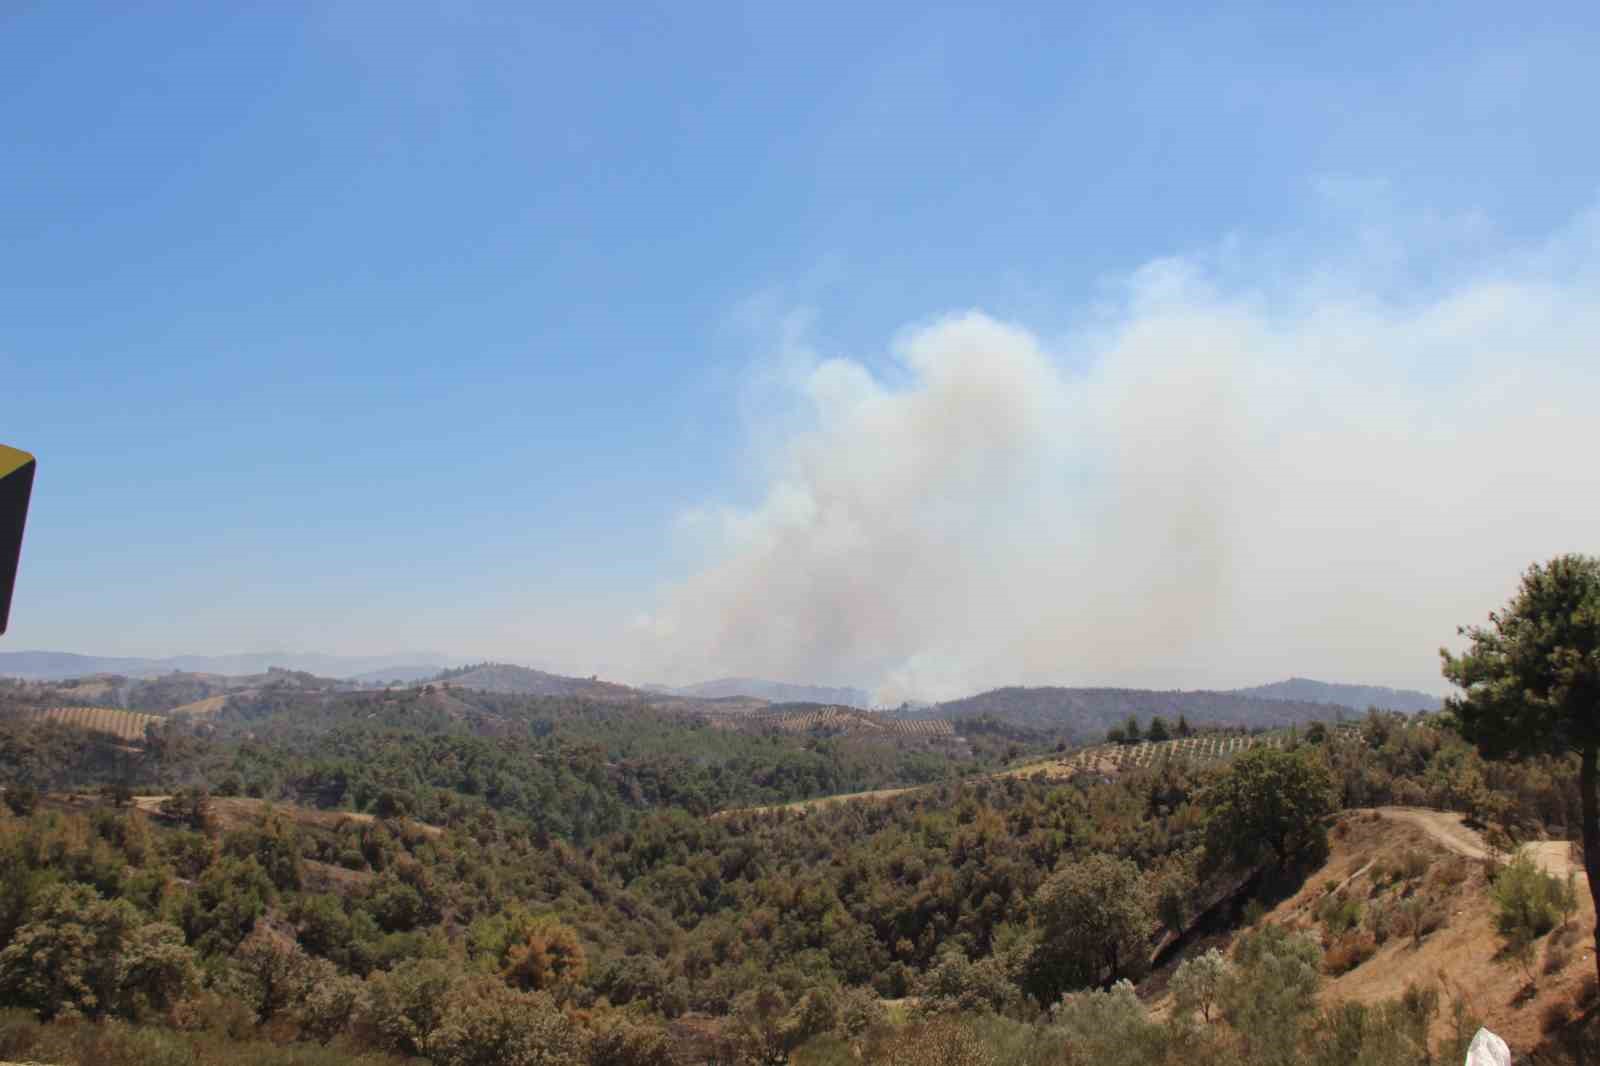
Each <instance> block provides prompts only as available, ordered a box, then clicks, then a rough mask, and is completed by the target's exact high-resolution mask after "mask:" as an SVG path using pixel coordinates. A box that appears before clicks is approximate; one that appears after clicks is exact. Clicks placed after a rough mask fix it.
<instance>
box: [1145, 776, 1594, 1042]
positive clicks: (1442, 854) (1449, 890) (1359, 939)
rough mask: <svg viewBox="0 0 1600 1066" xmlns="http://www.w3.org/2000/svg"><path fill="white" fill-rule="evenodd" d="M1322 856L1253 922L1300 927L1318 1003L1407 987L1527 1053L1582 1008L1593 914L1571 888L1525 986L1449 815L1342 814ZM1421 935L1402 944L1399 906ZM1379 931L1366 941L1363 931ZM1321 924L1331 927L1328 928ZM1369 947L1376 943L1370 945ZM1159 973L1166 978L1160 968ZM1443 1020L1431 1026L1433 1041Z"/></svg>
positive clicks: (1549, 852) (1484, 868) (1541, 851)
mask: <svg viewBox="0 0 1600 1066" xmlns="http://www.w3.org/2000/svg"><path fill="white" fill-rule="evenodd" d="M1331 843H1332V848H1331V851H1330V854H1329V857H1328V860H1327V862H1325V863H1324V864H1323V865H1322V866H1321V867H1320V868H1318V869H1316V870H1314V871H1312V872H1311V874H1310V875H1309V876H1308V877H1307V878H1306V880H1305V882H1304V884H1303V885H1302V886H1301V887H1300V889H1299V891H1297V892H1295V893H1294V895H1292V896H1290V897H1289V898H1288V899H1285V900H1283V901H1282V902H1281V903H1279V904H1278V905H1277V906H1275V907H1274V908H1273V909H1272V910H1271V911H1269V912H1268V913H1267V914H1266V916H1265V918H1264V920H1265V921H1269V922H1275V923H1279V924H1282V925H1286V926H1288V927H1290V928H1292V929H1301V930H1305V931H1307V932H1309V933H1311V934H1312V935H1313V936H1315V937H1317V939H1318V940H1319V941H1320V942H1321V943H1322V945H1323V949H1324V952H1325V956H1324V970H1325V971H1326V980H1325V981H1324V983H1323V986H1322V989H1321V991H1320V993H1319V995H1320V999H1321V1000H1322V1002H1323V1003H1325V1004H1333V1003H1337V1002H1340V1001H1345V1000H1355V1001H1359V1002H1362V1003H1377V1002H1379V1001H1382V1000H1389V999H1394V998H1396V997H1398V996H1400V995H1402V994H1403V993H1404V992H1405V990H1406V988H1407V987H1408V986H1412V985H1415V986H1418V987H1429V986H1435V987H1440V988H1441V991H1442V992H1443V994H1444V995H1445V997H1446V999H1447V1000H1448V999H1449V998H1451V997H1460V998H1461V999H1462V1000H1463V1001H1464V1002H1465V1003H1466V1005H1467V1006H1468V1008H1469V1009H1470V1010H1471V1012H1472V1014H1474V1015H1475V1016H1476V1017H1478V1018H1479V1019H1480V1020H1481V1021H1482V1023H1483V1024H1485V1025H1487V1026H1488V1027H1489V1028H1490V1029H1492V1030H1494V1031H1495V1032H1496V1033H1499V1034H1500V1035H1501V1036H1502V1037H1504V1038H1505V1040H1506V1042H1507V1043H1508V1044H1510V1045H1511V1047H1512V1048H1514V1049H1518V1050H1529V1049H1532V1048H1534V1047H1536V1046H1538V1045H1539V1044H1540V1043H1541V1041H1542V1040H1543V1039H1544V1038H1545V1036H1546V1035H1547V1034H1548V1033H1549V1032H1550V1031H1551V1029H1552V1028H1555V1027H1557V1026H1559V1025H1562V1024H1565V1023H1566V1022H1567V1021H1568V1020H1570V1019H1573V1018H1576V1017H1578V1016H1579V1015H1581V1014H1582V1013H1583V1012H1584V1011H1586V1010H1588V1009H1589V1008H1590V1007H1592V1006H1593V1005H1594V997H1595V993H1594V969H1595V964H1594V958H1593V955H1592V954H1591V953H1590V949H1589V945H1590V944H1591V943H1592V942H1593V941H1592V937H1591V932H1592V930H1593V928H1594V921H1595V915H1594V909H1593V906H1592V905H1591V903H1590V902H1589V894H1588V892H1587V886H1586V885H1584V884H1583V883H1582V882H1581V881H1580V883H1579V891H1578V898H1579V909H1578V912H1577V915H1576V917H1575V918H1574V919H1573V921H1572V923H1571V925H1570V926H1568V927H1565V928H1558V929H1557V930H1556V931H1555V932H1552V933H1550V934H1548V935H1547V936H1545V937H1544V938H1542V939H1541V940H1540V941H1539V942H1538V954H1537V962H1536V964H1535V966H1534V978H1533V981H1532V983H1531V986H1530V981H1529V977H1528V975H1527V973H1526V972H1525V971H1524V970H1523V968H1522V967H1520V966H1519V965H1517V964H1516V963H1515V962H1512V961H1511V960H1509V959H1508V958H1506V957H1504V955H1503V953H1502V950H1501V941H1500V938H1499V936H1498V935H1497V934H1496V932H1495V928H1494V905H1493V903H1492V901H1491V899H1490V897H1489V894H1488V889H1489V869H1490V865H1491V864H1492V863H1493V862H1494V861H1495V860H1494V856H1493V851H1492V849H1491V848H1490V847H1489V846H1488V844H1487V843H1485V841H1484V840H1483V838H1482V836H1481V835H1480V834H1478V833H1477V832H1476V831H1475V830H1473V829H1472V828H1470V827H1468V826H1466V825H1464V824H1463V822H1462V817H1461V815H1459V814H1454V813H1449V812H1444V811H1432V810H1424V809H1420V808H1395V807H1386V808H1379V809H1375V810H1360V811H1350V812H1347V813H1345V814H1344V815H1341V816H1340V817H1339V818H1338V820H1337V821H1336V822H1335V823H1334V825H1333V828H1332V833H1331ZM1532 848H1533V854H1534V856H1535V858H1536V859H1537V861H1539V862H1540V864H1541V865H1543V866H1544V867H1545V868H1546V869H1548V870H1549V871H1550V872H1551V873H1554V874H1556V875H1557V876H1562V877H1564V876H1565V875H1566V873H1567V871H1568V870H1572V869H1576V873H1577V876H1578V877H1579V878H1582V876H1583V871H1582V868H1581V866H1575V864H1574V863H1573V862H1572V859H1571V856H1570V850H1569V845H1568V844H1567V842H1566V841H1544V842H1538V843H1535V844H1534V845H1532ZM1413 900H1415V901H1417V902H1416V903H1411V904H1410V906H1412V907H1415V908H1416V909H1417V910H1418V911H1419V912H1420V913H1421V915H1422V916H1423V920H1424V925H1425V929H1426V931H1424V932H1422V933H1421V934H1420V936H1413V932H1412V928H1411V926H1410V924H1409V920H1408V916H1407V915H1405V914H1404V913H1403V910H1402V908H1403V907H1404V906H1406V905H1407V904H1408V902H1409V901H1413ZM1341 901H1354V903H1356V904H1359V906H1360V912H1361V918H1360V919H1359V920H1358V922H1357V924H1356V925H1355V926H1354V927H1353V928H1351V929H1350V930H1348V931H1346V932H1343V933H1342V934H1341V933H1338V932H1337V922H1333V923H1330V922H1329V921H1328V920H1327V916H1328V914H1329V912H1330V911H1331V910H1333V905H1334V904H1336V903H1338V902H1341ZM1384 914H1387V915H1388V916H1389V921H1388V923H1387V924H1388V928H1387V929H1384V930H1382V931H1381V933H1378V934H1377V935H1375V928H1374V927H1375V926H1377V925H1380V924H1385V923H1384V922H1383V921H1382V919H1380V917H1379V916H1380V915H1384ZM1330 924H1332V925H1334V928H1330ZM1229 939H1230V938H1228V937H1221V938H1215V939H1213V940H1211V941H1208V942H1205V943H1202V944H1199V945H1194V946H1192V947H1191V948H1190V950H1189V952H1188V954H1195V953H1197V952H1199V951H1203V950H1205V948H1207V947H1210V946H1220V945H1221V944H1222V943H1224V942H1225V941H1227V940H1229ZM1380 939H1381V941H1382V942H1381V943H1380V942H1379V940H1380ZM1164 969H1166V968H1164ZM1164 976H1165V975H1164V974H1162V975H1157V977H1158V979H1157V980H1155V981H1152V982H1151V983H1150V984H1149V985H1148V986H1147V988H1148V989H1149V990H1150V991H1151V992H1152V993H1154V994H1155V998H1154V1005H1155V1006H1156V1008H1157V1009H1158V1010H1164V1009H1166V1008H1167V1006H1168V1005H1169V1004H1168V1001H1167V998H1166V996H1165V993H1164V991H1163V989H1164V984H1165V982H1164V981H1163V980H1160V979H1159V978H1161V977H1164ZM1446 1025H1448V1019H1447V1018H1445V1017H1443V1016H1441V1017H1440V1019H1438V1021H1437V1022H1436V1026H1437V1027H1438V1028H1437V1030H1436V1035H1442V1033H1443V1030H1444V1027H1445V1026H1446Z"/></svg>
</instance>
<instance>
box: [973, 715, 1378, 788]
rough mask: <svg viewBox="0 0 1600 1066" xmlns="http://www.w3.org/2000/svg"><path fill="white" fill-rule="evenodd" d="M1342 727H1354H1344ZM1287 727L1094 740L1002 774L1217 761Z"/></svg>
mask: <svg viewBox="0 0 1600 1066" xmlns="http://www.w3.org/2000/svg"><path fill="white" fill-rule="evenodd" d="M1345 728H1354V727H1353V726H1352V727H1345ZM1290 735H1291V734H1290V733H1289V732H1288V731H1282V730H1280V731H1277V732H1273V733H1258V734H1256V735H1254V736H1245V735H1242V734H1238V733H1204V734H1201V735H1200V736H1193V737H1180V738H1177V739H1174V740H1161V741H1154V742H1152V741H1148V740H1145V741H1141V742H1140V743H1138V744H1096V745H1094V746H1093V747H1088V748H1083V749H1081V750H1079V751H1075V752H1072V753H1071V754H1070V755H1064V756H1062V757H1061V758H1058V759H1051V760H1049V761H1047V762H1037V763H1031V764H1029V765H1027V766H1019V767H1017V768H1016V769H1014V770H1007V771H1005V773H1004V774H1003V775H1002V776H1006V777H1032V776H1033V775H1035V774H1044V775H1045V776H1047V777H1071V776H1073V775H1074V774H1082V773H1095V774H1114V773H1116V772H1117V771H1119V770H1131V769H1134V768H1135V767H1140V766H1153V765H1155V764H1157V763H1159V762H1161V761H1162V760H1163V759H1185V760H1188V761H1190V762H1201V763H1208V762H1217V761H1220V760H1223V759H1231V758H1233V757H1234V756H1235V755H1240V754H1242V753H1244V752H1246V751H1249V750H1250V749H1251V748H1260V747H1266V748H1281V747H1283V746H1284V745H1285V744H1287V743H1288V742H1289V737H1290Z"/></svg>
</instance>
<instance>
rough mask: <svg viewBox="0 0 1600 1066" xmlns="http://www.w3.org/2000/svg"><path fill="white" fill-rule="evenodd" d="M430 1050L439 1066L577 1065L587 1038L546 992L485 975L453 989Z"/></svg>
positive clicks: (429, 1044)
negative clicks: (520, 989)
mask: <svg viewBox="0 0 1600 1066" xmlns="http://www.w3.org/2000/svg"><path fill="white" fill-rule="evenodd" d="M427 1053H428V1059H429V1060H430V1061H431V1062H433V1063H436V1064H437V1066H577V1064H578V1063H580V1062H582V1061H583V1042H582V1038H581V1034H580V1032H579V1030H578V1028H577V1026H575V1025H574V1024H573V1023H572V1020H571V1019H570V1018H568V1017H567V1016H566V1015H565V1014H563V1013H562V1012H561V1010H560V1008H558V1007H557V1006H556V1004H555V1001H554V1000H552V999H551V998H550V997H549V996H548V995H546V994H545V993H543V992H518V991H515V990H513V989H511V988H508V987H506V986H505V985H504V984H502V983H500V982H499V981H495V980H493V979H492V978H482V979H479V980H476V981H462V982H459V983H458V984H457V985H456V987H454V988H452V989H451V991H450V993H449V995H448V996H447V997H446V999H445V1003H444V1010H443V1014H442V1017H441V1019H440V1022H439V1026H438V1028H437V1029H435V1030H434V1031H433V1033H432V1034H431V1035H430V1037H429V1038H428V1041H427Z"/></svg>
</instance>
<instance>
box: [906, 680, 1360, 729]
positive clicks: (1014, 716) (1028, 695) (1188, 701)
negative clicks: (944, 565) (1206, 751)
mask: <svg viewBox="0 0 1600 1066" xmlns="http://www.w3.org/2000/svg"><path fill="white" fill-rule="evenodd" d="M1337 713H1338V712H1337V711H1336V710H1335V709H1334V708H1331V707H1330V706H1329V705H1327V704H1325V703H1313V702H1308V701H1297V700H1281V699H1267V698H1263V697H1259V696H1249V695H1243V694H1240V693H1235V692H1206V691H1197V692H1185V691H1172V692H1159V691H1155V690H1151V689H1126V688H1060V687H1053V686H1052V687H1044V688H1020V687H1013V688H997V689H993V690H992V691H989V692H983V693H980V694H978V695H976V696H968V697H967V698H965V699H960V700H951V701H949V702H947V703H941V704H938V705H937V706H934V707H931V708H927V709H925V710H919V711H910V712H907V714H908V715H909V716H912V717H939V718H955V719H963V718H974V717H979V716H984V717H989V718H993V719H997V720H999V721H1003V722H1010V723H1013V724H1016V725H1020V726H1026V727H1028V728H1030V729H1036V730H1041V731H1047V732H1057V733H1060V734H1062V735H1064V736H1066V737H1068V738H1070V739H1072V740H1075V741H1079V742H1087V741H1090V740H1098V739H1099V738H1101V737H1103V736H1105V734H1106V732H1107V731H1108V730H1109V729H1111V728H1112V727H1113V726H1117V725H1120V724H1122V723H1123V722H1125V721H1126V720H1127V719H1128V718H1129V717H1130V716H1133V717H1137V718H1140V719H1149V718H1154V717H1162V718H1165V719H1166V720H1167V721H1169V722H1173V721H1177V719H1178V718H1180V717H1183V718H1186V719H1188V721H1189V722H1191V723H1193V724H1194V725H1197V726H1200V725H1206V726H1223V727H1232V728H1244V729H1273V728H1278V727H1282V726H1290V725H1304V724H1306V723H1309V722H1315V721H1322V720H1326V719H1331V718H1333V717H1335V715H1336V714H1337Z"/></svg>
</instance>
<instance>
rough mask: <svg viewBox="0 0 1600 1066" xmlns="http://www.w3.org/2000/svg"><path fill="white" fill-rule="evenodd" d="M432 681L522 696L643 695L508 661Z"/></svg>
mask: <svg viewBox="0 0 1600 1066" xmlns="http://www.w3.org/2000/svg"><path fill="white" fill-rule="evenodd" d="M432 680H433V681H435V682H439V683H445V684H449V685H450V686H451V687H453V688H470V689H477V690H479V691H481V692H504V693H511V694H516V695H522V696H581V697H583V698H584V699H591V700H600V701H603V702H636V701H639V700H642V699H644V698H645V696H646V694H645V693H644V692H642V691H640V690H639V689H636V688H630V687H628V686H627V685H618V684H615V683H613V682H610V681H601V680H600V679H599V678H597V677H589V678H581V677H565V676H563V675H561V674H547V673H545V672H544V671H543V670H534V669H531V668H530V667H526V666H514V665H512V664H511V663H478V664H476V665H474V666H463V667H459V668H457V669H454V670H445V671H443V672H441V673H438V674H435V675H434V676H433V678H432Z"/></svg>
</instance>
